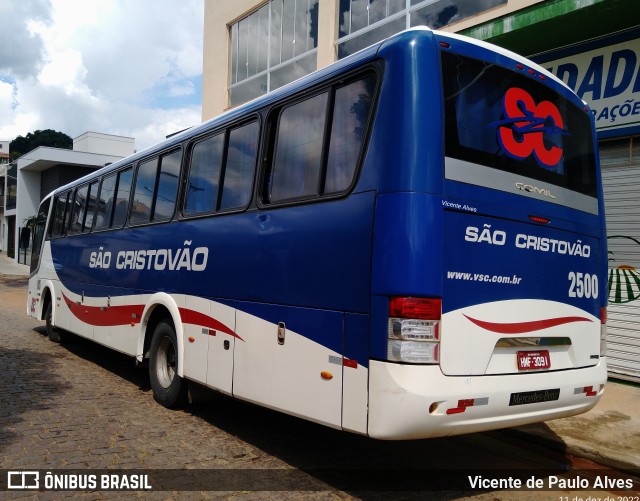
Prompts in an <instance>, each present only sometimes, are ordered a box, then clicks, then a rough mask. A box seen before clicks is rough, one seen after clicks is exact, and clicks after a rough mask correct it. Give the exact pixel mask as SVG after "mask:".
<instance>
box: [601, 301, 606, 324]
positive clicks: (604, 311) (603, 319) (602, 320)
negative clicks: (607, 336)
mask: <svg viewBox="0 0 640 501" xmlns="http://www.w3.org/2000/svg"><path fill="white" fill-rule="evenodd" d="M600 323H601V324H603V325H604V324H606V323H607V308H606V307H604V306H603V307H602V308H600Z"/></svg>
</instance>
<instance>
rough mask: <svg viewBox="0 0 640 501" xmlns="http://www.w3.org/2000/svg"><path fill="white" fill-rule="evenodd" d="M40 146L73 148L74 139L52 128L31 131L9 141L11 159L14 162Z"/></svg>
mask: <svg viewBox="0 0 640 501" xmlns="http://www.w3.org/2000/svg"><path fill="white" fill-rule="evenodd" d="M38 146H51V147H53V148H62V149H65V150H71V149H73V139H71V138H70V137H69V136H67V135H66V134H65V133H63V132H58V131H55V130H52V129H46V130H37V131H35V132H29V133H28V134H27V135H26V137H22V136H18V137H16V138H15V139H14V140H13V141H11V143H9V151H10V156H11V161H12V162H13V161H14V160H16V159H17V158H19V157H21V156H22V155H24V154H25V153H28V152H30V151H31V150H34V149H36V148H37V147H38Z"/></svg>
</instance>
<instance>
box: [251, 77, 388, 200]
mask: <svg viewBox="0 0 640 501" xmlns="http://www.w3.org/2000/svg"><path fill="white" fill-rule="evenodd" d="M375 86H376V77H375V75H373V74H370V75H367V76H365V77H363V78H360V79H359V80H355V81H352V82H349V83H347V84H346V85H341V86H339V87H338V86H335V87H333V88H331V89H330V90H329V91H327V92H325V93H323V94H319V95H316V96H315V97H312V98H309V99H307V100H305V101H300V102H297V103H294V104H292V105H290V106H287V107H285V108H284V109H283V110H282V111H281V113H280V115H279V117H278V118H277V123H275V122H276V120H274V121H273V123H272V127H273V128H275V130H276V132H275V133H274V134H273V135H274V136H275V137H274V139H272V140H271V141H270V142H272V143H274V149H273V161H272V166H271V170H270V171H269V172H267V173H266V175H265V177H264V181H263V187H262V193H263V201H266V202H271V203H274V202H275V203H277V202H287V201H294V200H302V199H309V198H318V197H323V196H327V195H329V196H330V195H337V194H341V193H346V192H347V191H348V190H349V188H350V187H351V185H352V183H353V182H354V179H355V175H356V169H357V167H358V161H359V159H360V157H361V155H362V150H363V146H364V139H365V136H366V131H367V126H368V124H369V121H370V117H371V110H372V103H373V97H374V91H375ZM330 103H332V104H330ZM327 108H329V109H328V110H327ZM274 126H275V127H274Z"/></svg>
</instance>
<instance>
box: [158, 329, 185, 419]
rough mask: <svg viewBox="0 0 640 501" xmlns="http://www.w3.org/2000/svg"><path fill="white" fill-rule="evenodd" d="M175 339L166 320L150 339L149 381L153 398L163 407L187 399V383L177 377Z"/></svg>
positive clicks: (172, 330) (176, 341) (183, 401)
mask: <svg viewBox="0 0 640 501" xmlns="http://www.w3.org/2000/svg"><path fill="white" fill-rule="evenodd" d="M177 339H178V338H177V336H176V331H175V329H174V328H173V324H172V323H171V322H170V321H168V320H163V321H162V322H160V323H159V324H158V325H157V326H156V328H155V330H154V331H153V338H152V339H151V349H150V353H149V379H150V382H151V389H152V390H153V398H154V399H155V400H156V402H158V403H159V404H161V405H163V406H164V407H177V406H179V405H181V404H183V403H185V402H186V399H187V381H185V380H184V379H183V378H181V377H180V376H178V340H177Z"/></svg>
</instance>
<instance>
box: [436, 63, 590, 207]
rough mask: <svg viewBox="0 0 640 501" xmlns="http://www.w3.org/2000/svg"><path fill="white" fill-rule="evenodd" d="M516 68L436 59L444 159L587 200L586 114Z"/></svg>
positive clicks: (587, 117)
mask: <svg viewBox="0 0 640 501" xmlns="http://www.w3.org/2000/svg"><path fill="white" fill-rule="evenodd" d="M520 66H521V67H522V69H520V72H518V71H517V70H516V68H514V69H506V68H503V67H500V66H496V65H494V64H490V63H487V62H484V61H479V60H477V59H472V58H469V57H466V56H462V55H459V54H453V53H450V52H443V53H442V73H443V87H444V102H445V141H446V144H445V154H446V156H447V157H449V158H454V159H458V160H462V161H466V162H473V163H475V164H480V165H484V166H486V167H491V168H494V169H498V170H500V171H504V172H509V173H513V174H516V175H520V176H524V177H526V178H530V179H533V180H536V181H542V182H545V183H549V184H550V185H553V186H556V187H560V188H564V189H568V190H570V191H572V192H577V193H580V194H582V195H586V196H589V197H594V198H595V197H596V196H597V182H596V179H597V171H596V164H595V159H594V155H593V138H592V134H591V123H590V117H589V115H588V113H586V112H585V111H584V110H583V109H580V108H578V107H577V106H576V105H574V104H573V103H571V102H569V101H568V100H567V99H565V98H564V97H562V96H561V95H559V94H557V93H555V92H554V91H553V90H552V89H550V88H549V87H548V86H547V85H545V84H544V83H543V80H542V79H543V77H544V75H542V76H541V77H538V78H540V80H541V81H540V82H538V81H537V80H536V79H534V78H532V77H531V76H530V75H528V74H527V72H526V70H525V69H524V67H523V66H522V65H520ZM478 184H481V183H478Z"/></svg>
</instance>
